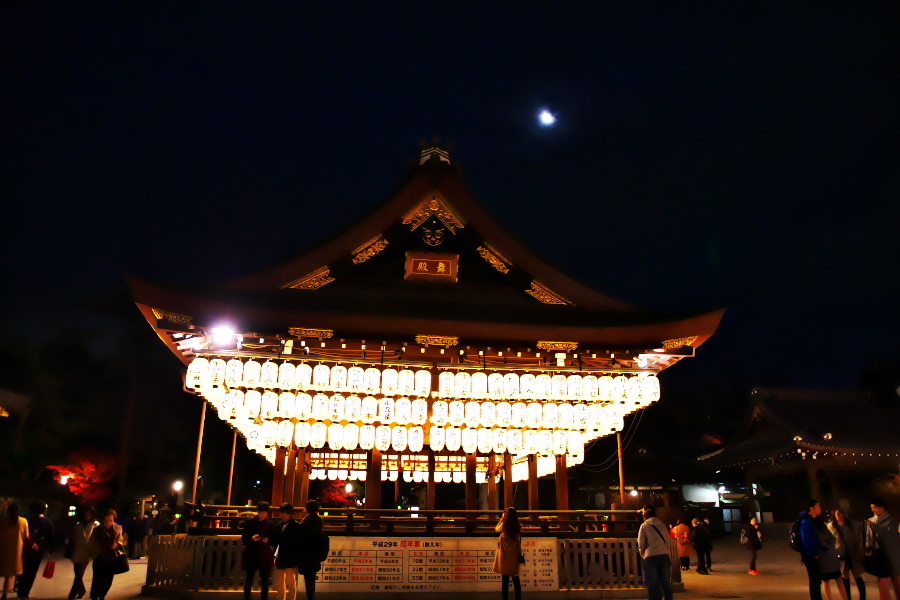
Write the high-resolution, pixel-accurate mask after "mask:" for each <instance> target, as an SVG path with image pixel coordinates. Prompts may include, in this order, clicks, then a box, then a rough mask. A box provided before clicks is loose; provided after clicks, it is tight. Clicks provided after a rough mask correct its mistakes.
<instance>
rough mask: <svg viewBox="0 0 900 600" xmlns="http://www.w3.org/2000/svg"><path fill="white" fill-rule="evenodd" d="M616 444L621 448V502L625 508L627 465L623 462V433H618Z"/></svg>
mask: <svg viewBox="0 0 900 600" xmlns="http://www.w3.org/2000/svg"><path fill="white" fill-rule="evenodd" d="M616 443H617V444H618V446H619V501H620V502H621V503H622V508H625V464H624V463H623V462H622V432H621V431H617V432H616Z"/></svg>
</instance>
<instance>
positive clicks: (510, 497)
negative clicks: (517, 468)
mask: <svg viewBox="0 0 900 600" xmlns="http://www.w3.org/2000/svg"><path fill="white" fill-rule="evenodd" d="M503 504H504V505H505V506H504V508H509V507H513V508H515V506H516V489H515V487H514V486H513V480H512V454H510V453H509V452H504V453H503Z"/></svg>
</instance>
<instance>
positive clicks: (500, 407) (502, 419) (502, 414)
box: [494, 402, 512, 427]
mask: <svg viewBox="0 0 900 600" xmlns="http://www.w3.org/2000/svg"><path fill="white" fill-rule="evenodd" d="M494 418H495V420H496V422H497V425H499V426H500V427H506V426H508V425H509V423H510V420H511V419H512V405H510V403H509V402H498V403H497V413H496V416H495V417H494Z"/></svg>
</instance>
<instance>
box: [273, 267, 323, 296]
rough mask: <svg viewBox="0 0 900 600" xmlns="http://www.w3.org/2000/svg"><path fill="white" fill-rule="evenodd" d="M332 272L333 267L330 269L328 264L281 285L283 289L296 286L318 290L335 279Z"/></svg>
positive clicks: (296, 287)
mask: <svg viewBox="0 0 900 600" xmlns="http://www.w3.org/2000/svg"><path fill="white" fill-rule="evenodd" d="M330 273H331V269H329V268H328V266H327V265H326V266H324V267H322V268H320V269H316V270H315V271H313V272H312V273H309V274H307V275H304V276H303V277H300V278H298V279H295V280H293V281H291V282H290V283H286V284H284V285H283V286H281V289H285V288H294V289H298V290H317V289H319V288H320V287H322V286H323V285H326V284H329V283H331V282H332V281H334V277H331V276H330Z"/></svg>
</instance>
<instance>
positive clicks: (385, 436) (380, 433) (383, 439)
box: [375, 425, 391, 452]
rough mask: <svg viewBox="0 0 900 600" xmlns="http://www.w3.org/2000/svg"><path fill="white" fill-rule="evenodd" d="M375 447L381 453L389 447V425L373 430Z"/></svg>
mask: <svg viewBox="0 0 900 600" xmlns="http://www.w3.org/2000/svg"><path fill="white" fill-rule="evenodd" d="M375 447H376V448H378V449H379V450H381V451H382V452H384V451H385V450H387V449H388V448H390V447H391V428H390V426H389V425H379V426H378V427H376V428H375Z"/></svg>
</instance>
